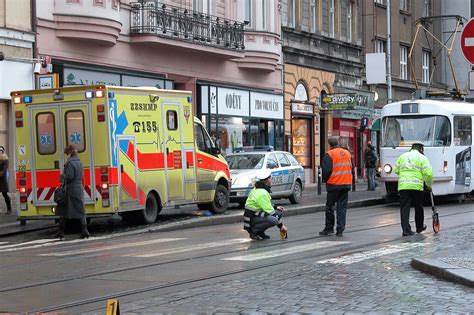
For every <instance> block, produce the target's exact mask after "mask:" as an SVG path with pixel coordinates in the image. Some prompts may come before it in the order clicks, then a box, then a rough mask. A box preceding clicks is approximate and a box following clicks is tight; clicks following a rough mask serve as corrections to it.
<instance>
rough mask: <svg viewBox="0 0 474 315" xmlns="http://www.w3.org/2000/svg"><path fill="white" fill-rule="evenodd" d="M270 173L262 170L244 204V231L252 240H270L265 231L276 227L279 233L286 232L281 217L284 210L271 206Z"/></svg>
mask: <svg viewBox="0 0 474 315" xmlns="http://www.w3.org/2000/svg"><path fill="white" fill-rule="evenodd" d="M271 183H272V172H271V171H270V170H263V171H262V172H261V173H260V174H259V176H258V181H257V182H256V183H255V188H254V189H252V190H251V191H250V194H249V196H248V198H247V202H246V203H245V212H244V230H246V231H247V232H248V233H249V235H250V238H251V239H253V240H264V239H268V238H270V236H268V235H266V234H265V230H267V229H268V228H271V227H273V226H275V225H276V226H277V227H278V228H279V229H280V232H281V233H282V232H284V233H285V234H286V232H287V231H288V229H287V228H286V226H284V225H283V222H282V217H283V210H284V208H283V207H281V206H278V207H276V206H274V205H273V204H272V197H271V196H270V193H271V190H270V188H271Z"/></svg>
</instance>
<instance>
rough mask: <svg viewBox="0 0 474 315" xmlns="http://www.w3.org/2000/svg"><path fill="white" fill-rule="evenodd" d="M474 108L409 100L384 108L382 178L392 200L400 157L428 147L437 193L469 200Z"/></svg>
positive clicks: (395, 193) (463, 105)
mask: <svg viewBox="0 0 474 315" xmlns="http://www.w3.org/2000/svg"><path fill="white" fill-rule="evenodd" d="M473 117H474V104H471V103H466V102H462V101H453V100H449V101H447V100H432V99H420V100H407V101H400V102H395V103H391V104H387V105H385V106H384V107H383V109H382V117H381V132H382V134H381V146H380V165H381V168H382V169H381V176H380V180H381V182H382V185H383V187H384V191H385V197H386V199H387V200H394V199H395V198H396V197H397V181H398V176H397V175H396V174H395V172H394V167H395V162H396V161H397V158H398V157H399V156H400V155H401V154H402V153H404V152H407V151H408V150H410V147H411V145H412V144H413V143H416V142H418V143H423V145H424V146H425V150H424V151H425V155H426V156H427V157H428V159H429V160H430V162H431V165H432V166H433V186H432V190H433V194H434V195H435V196H440V195H443V196H445V195H446V196H449V197H454V198H459V200H462V199H464V196H465V195H466V194H470V193H471V192H472V190H473V187H474V182H473V176H472V169H471V151H472V125H473Z"/></svg>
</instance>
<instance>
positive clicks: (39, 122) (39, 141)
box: [36, 112, 56, 154]
mask: <svg viewBox="0 0 474 315" xmlns="http://www.w3.org/2000/svg"><path fill="white" fill-rule="evenodd" d="M36 146H37V147H38V153H39V154H54V153H56V128H55V124H54V114H53V113H51V112H48V113H40V114H38V115H36Z"/></svg>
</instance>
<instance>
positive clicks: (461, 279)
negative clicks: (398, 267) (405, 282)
mask: <svg viewBox="0 0 474 315" xmlns="http://www.w3.org/2000/svg"><path fill="white" fill-rule="evenodd" d="M411 266H412V267H413V268H415V269H417V270H419V271H422V272H424V273H428V274H430V275H433V276H436V277H439V278H442V279H444V280H447V281H451V282H455V283H458V284H462V285H465V286H468V287H471V288H474V251H473V250H472V244H471V243H470V242H468V244H465V245H463V246H462V247H461V246H460V247H455V248H452V249H450V250H446V251H444V252H438V253H436V256H428V257H423V258H414V259H412V261H411Z"/></svg>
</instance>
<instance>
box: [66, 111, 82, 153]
mask: <svg viewBox="0 0 474 315" xmlns="http://www.w3.org/2000/svg"><path fill="white" fill-rule="evenodd" d="M64 118H65V120H66V144H68V145H69V144H73V145H75V146H76V149H77V152H78V153H81V152H84V151H85V150H86V139H85V138H86V134H85V127H84V113H83V112H82V111H80V110H70V111H67V112H66V114H65V115H64Z"/></svg>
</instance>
